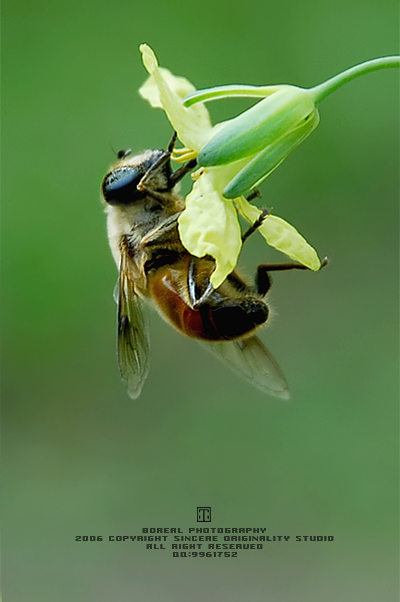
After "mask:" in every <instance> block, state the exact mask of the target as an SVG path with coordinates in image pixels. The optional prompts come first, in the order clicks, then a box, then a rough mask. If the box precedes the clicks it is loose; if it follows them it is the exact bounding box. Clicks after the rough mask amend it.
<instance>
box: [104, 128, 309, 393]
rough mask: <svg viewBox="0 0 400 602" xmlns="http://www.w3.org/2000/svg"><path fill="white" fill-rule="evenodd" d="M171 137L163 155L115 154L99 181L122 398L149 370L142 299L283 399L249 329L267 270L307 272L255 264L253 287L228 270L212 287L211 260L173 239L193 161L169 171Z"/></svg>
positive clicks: (260, 307) (257, 316) (260, 305)
mask: <svg viewBox="0 0 400 602" xmlns="http://www.w3.org/2000/svg"><path fill="white" fill-rule="evenodd" d="M175 139H176V136H174V137H173V139H172V141H171V143H170V144H169V146H168V150H167V151H164V150H146V151H143V152H141V153H139V154H132V153H131V151H119V153H118V155H117V156H118V159H117V162H116V164H115V165H114V166H113V167H112V168H111V170H110V171H109V172H108V173H107V174H106V175H105V177H104V179H103V183H102V195H103V199H104V201H105V205H106V212H107V220H108V223H107V227H108V237H109V243H110V247H111V251H112V254H113V256H114V259H115V261H116V263H117V265H118V266H119V279H118V283H117V287H116V300H117V303H118V335H117V338H118V344H117V348H118V363H119V370H120V374H121V377H122V379H123V381H124V382H125V384H126V387H127V391H128V394H129V396H130V397H132V398H137V397H138V396H139V395H140V392H141V390H142V387H143V384H144V382H145V380H146V377H147V374H148V370H149V348H150V344H149V334H148V326H147V320H146V315H145V313H144V312H143V309H142V301H143V300H144V301H148V302H150V303H151V304H152V305H153V306H154V307H155V308H156V310H157V311H158V313H159V314H160V315H161V317H162V318H164V319H165V320H166V321H167V322H169V323H170V324H171V325H172V326H174V327H175V328H176V329H177V330H178V331H179V332H181V333H183V334H185V335H187V336H189V337H192V338H194V339H197V340H198V341H200V342H201V343H203V344H204V346H206V347H207V348H208V349H209V351H211V352H212V353H214V354H215V355H216V356H217V357H218V358H219V359H220V360H222V362H224V363H225V364H227V365H228V366H229V367H230V368H232V369H233V370H234V371H236V372H237V373H238V374H239V375H241V376H242V377H243V378H245V379H246V380H247V381H249V382H251V383H252V384H253V385H254V386H255V387H257V388H259V389H261V390H262V391H265V392H267V393H270V394H272V395H276V396H278V397H283V398H287V397H288V389H287V385H286V381H285V378H284V376H283V374H282V372H281V370H280V368H279V366H278V365H277V363H276V362H275V360H274V358H273V357H272V356H271V354H270V353H269V351H268V350H267V349H266V347H265V346H264V344H263V343H262V342H261V341H260V340H259V338H258V337H257V336H256V335H255V332H257V330H258V329H259V328H260V327H261V326H262V325H263V324H264V323H265V322H266V320H267V318H268V314H269V310H268V305H267V304H266V302H265V295H266V294H267V292H268V290H269V288H270V284H271V280H270V277H269V272H270V271H274V270H286V269H307V268H306V267H305V266H303V265H301V264H270V265H260V266H259V267H258V270H257V277H256V285H255V286H251V285H249V284H248V283H247V282H246V281H245V280H244V279H243V278H242V277H241V276H240V275H239V273H238V272H237V271H234V272H232V273H231V274H230V275H229V276H228V277H227V279H226V280H225V281H224V282H223V283H222V285H221V286H220V287H218V288H217V289H213V287H212V285H211V284H210V281H209V278H210V275H211V273H212V271H213V269H214V260H213V259H212V258H211V257H209V256H206V257H202V258H198V257H195V256H193V255H191V254H190V253H189V252H188V251H187V250H186V249H185V248H184V247H183V245H182V242H181V240H180V238H179V232H178V217H179V215H180V214H181V212H182V211H183V209H184V207H185V205H184V200H183V198H182V197H180V196H179V194H178V193H177V185H178V183H179V181H180V180H181V179H182V178H183V177H184V176H185V175H186V174H187V173H189V172H190V171H191V170H192V169H193V168H194V166H195V164H196V161H195V160H193V161H190V162H188V163H187V164H186V165H183V166H182V167H181V168H180V169H178V170H177V171H175V172H173V171H172V168H171V153H172V150H173V147H174V144H175ZM264 219H265V212H264V214H263V215H262V216H261V217H260V218H259V219H258V220H257V222H255V223H254V224H253V225H252V226H250V228H249V229H248V230H247V231H246V232H245V233H244V234H243V237H242V238H243V241H245V240H246V239H247V238H248V237H249V236H250V235H251V234H252V233H253V232H254V231H256V230H257V228H258V227H259V226H260V224H261V223H262V221H263V220H264Z"/></svg>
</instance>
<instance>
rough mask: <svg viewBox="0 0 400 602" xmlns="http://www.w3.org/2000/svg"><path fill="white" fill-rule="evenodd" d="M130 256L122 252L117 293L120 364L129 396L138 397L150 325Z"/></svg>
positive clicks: (146, 366) (146, 362)
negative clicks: (135, 285)
mask: <svg viewBox="0 0 400 602" xmlns="http://www.w3.org/2000/svg"><path fill="white" fill-rule="evenodd" d="M129 261H130V260H129V256H128V254H127V252H126V251H125V250H123V251H122V253H121V266H120V272H119V280H118V283H117V290H116V292H117V294H118V300H117V303H118V333H117V352H118V365H119V371H120V374H121V378H122V380H123V381H124V382H125V384H126V388H127V391H128V395H129V397H131V398H132V399H136V398H137V397H139V395H140V392H141V390H142V387H143V384H144V381H145V380H146V378H147V374H148V372H149V357H150V353H149V352H150V338H149V328H148V323H147V319H146V316H145V314H144V313H143V309H142V302H141V300H140V298H139V297H138V296H137V295H136V293H135V288H134V285H133V280H132V276H131V273H130V270H129Z"/></svg>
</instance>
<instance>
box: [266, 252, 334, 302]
mask: <svg viewBox="0 0 400 602" xmlns="http://www.w3.org/2000/svg"><path fill="white" fill-rule="evenodd" d="M327 263H328V258H327V257H325V259H323V261H322V262H321V267H320V269H322V268H323V267H325V266H326V265H327ZM309 269H310V268H308V267H307V266H305V265H303V264H302V263H267V264H262V265H259V266H258V268H257V275H256V286H257V290H258V293H259V294H260V295H265V294H266V293H267V292H268V291H269V289H270V287H271V284H272V280H271V278H270V277H269V274H268V273H269V272H282V271H284V270H309Z"/></svg>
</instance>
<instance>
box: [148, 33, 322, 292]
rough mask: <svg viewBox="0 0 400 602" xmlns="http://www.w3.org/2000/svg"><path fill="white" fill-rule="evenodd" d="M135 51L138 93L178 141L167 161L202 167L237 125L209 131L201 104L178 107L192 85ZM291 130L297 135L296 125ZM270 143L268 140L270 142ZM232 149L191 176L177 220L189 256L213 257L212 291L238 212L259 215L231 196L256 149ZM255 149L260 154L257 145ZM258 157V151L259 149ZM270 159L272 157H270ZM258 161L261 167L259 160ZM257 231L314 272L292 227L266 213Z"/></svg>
mask: <svg viewBox="0 0 400 602" xmlns="http://www.w3.org/2000/svg"><path fill="white" fill-rule="evenodd" d="M140 51H141V52H142V57H143V64H144V66H145V68H146V70H147V71H148V73H149V74H150V77H149V78H148V79H147V80H146V82H145V83H144V84H143V86H142V87H141V88H140V90H139V92H140V94H141V96H142V97H143V98H145V99H146V100H148V101H149V102H150V104H151V105H152V106H153V107H155V108H162V109H164V111H165V112H166V114H167V117H168V119H169V121H170V123H171V125H172V127H173V128H174V130H175V131H176V132H177V135H178V138H179V140H180V141H181V142H182V144H183V145H184V148H183V149H176V150H175V151H174V154H173V158H174V159H175V160H178V161H186V160H188V159H191V158H194V157H197V156H198V157H199V159H200V158H202V161H203V164H204V161H205V162H207V158H205V157H207V153H208V151H209V150H210V148H211V149H212V150H213V149H215V140H218V139H219V137H221V136H222V138H224V136H225V135H226V129H227V128H228V131H229V130H230V129H231V128H232V127H237V122H236V125H235V119H233V120H230V121H228V122H225V123H221V124H217V125H216V126H214V127H213V126H212V125H211V120H210V117H209V114H208V111H207V109H206V108H205V106H204V104H203V103H202V102H197V100H196V104H194V105H193V106H185V105H184V101H183V99H184V98H185V97H187V95H188V94H189V95H191V97H193V98H194V97H195V95H196V90H195V88H194V86H193V85H192V84H191V83H190V82H189V81H188V80H187V79H185V78H183V77H176V76H174V75H173V74H172V73H171V72H170V71H168V70H167V69H163V68H160V67H159V66H158V62H157V59H156V56H155V54H154V52H153V51H152V50H151V48H150V47H149V46H147V45H146V44H142V45H141V46H140ZM288 88H290V86H288ZM274 92H276V94H278V93H279V90H278V91H276V88H275V89H274ZM264 95H265V94H264ZM266 100H268V98H267V99H266ZM261 102H263V101H261ZM258 104H261V103H258ZM257 106H258V105H256V107H257ZM253 108H255V107H253ZM307 114H309V113H307ZM296 115H297V120H298V119H300V121H301V120H302V119H305V117H304V115H303V113H301V111H300V113H297V114H296ZM299 115H300V116H299ZM241 117H242V116H239V117H237V118H236V120H238V119H239V120H240V118H241ZM314 119H315V118H314ZM306 121H307V120H306ZM311 121H312V120H311ZM311 121H310V123H311ZM232 123H233V124H234V125H233V126H232ZM282 127H283V126H282ZM307 127H308V126H307ZM281 129H282V128H281ZM278 130H279V128H278ZM278 130H277V131H278ZM279 131H281V130H279ZM293 131H295V132H296V135H297V129H296V126H295V127H294V130H293ZM224 132H225V133H224ZM285 132H286V130H285ZM303 133H304V132H303ZM277 135H278V134H276V136H277ZM307 135H308V134H307ZM302 139H304V136H303V137H302ZM225 141H226V139H225ZM275 142H276V141H275V139H274V140H272V141H271V144H274V143H275ZM286 143H287V138H285V135H283V136H281V137H280V138H278V143H277V145H278V146H279V144H280V145H281V146H280V147H279V148H280V149H281V150H282V149H283V150H284V149H285V148H286V147H285V144H286ZM222 147H223V145H222ZM236 147H237V148H238V149H239V152H238V154H237V155H235V157H236V158H235V159H234V160H233V162H232V161H231V160H230V161H229V162H228V163H227V164H223V162H222V163H219V164H218V165H216V166H215V164H214V163H213V165H212V166H208V165H205V164H204V166H203V167H201V168H200V169H199V170H198V171H197V172H195V174H193V176H192V177H193V179H194V183H193V188H192V190H191V192H190V193H189V194H188V195H187V197H186V199H185V201H186V208H185V210H184V211H183V213H182V214H181V216H180V217H179V220H178V227H179V234H180V237H181V240H182V244H183V245H184V246H185V248H186V249H187V250H188V251H189V253H191V254H192V255H195V256H196V257H203V256H204V255H211V256H212V257H213V258H214V259H215V270H214V272H213V273H212V275H211V283H212V285H213V286H214V288H217V287H218V286H220V285H221V284H222V282H223V281H224V280H225V278H226V277H227V276H228V274H230V272H232V270H233V269H234V268H235V266H236V264H237V260H238V257H239V254H240V250H241V246H242V240H241V229H240V224H239V221H238V213H240V214H241V215H242V216H243V217H244V218H245V219H247V220H248V221H249V222H251V223H254V221H255V220H256V219H257V218H258V216H259V215H260V214H261V211H260V209H258V208H257V207H255V206H254V205H251V203H249V202H248V201H247V200H246V199H245V198H244V196H242V194H243V193H242V192H240V193H239V194H236V193H235V178H237V177H238V174H240V173H242V175H243V171H244V172H245V174H246V171H245V170H246V169H248V166H249V165H251V162H252V161H254V160H255V159H256V158H257V156H258V155H257V150H254V147H251V145H250V151H249V146H248V144H247V146H246V143H245V144H243V138H242V140H241V142H240V143H239V142H238V141H236V142H234V143H233V144H229V140H228V155H229V154H230V156H232V152H233V153H234V152H235V149H236ZM207 148H208V150H207ZM225 148H226V147H225ZM275 148H277V147H275ZM240 149H241V150H240ZM243 149H245V150H243ZM246 149H247V150H246ZM257 149H258V150H260V149H259V147H258V146H257ZM270 150H271V149H270ZM288 152H290V150H289V151H288ZM261 153H263V151H262V150H261ZM286 154H287V153H286ZM271 156H274V155H273V153H272V155H271ZM280 156H281V155H279V157H280ZM279 157H278V158H279ZM283 158H284V157H283ZM283 158H282V159H280V160H279V162H281V160H283ZM263 160H264V164H265V157H264V156H263ZM276 166H277V165H275V167H276ZM275 167H273V168H275ZM262 179H264V178H262ZM236 182H237V180H236ZM227 190H228V192H229V191H232V190H233V191H234V192H233V193H232V195H230V194H229V198H227V194H225V193H226V191H227ZM259 231H260V233H261V234H262V235H263V236H264V238H265V239H266V241H267V243H268V244H269V245H270V246H272V247H274V248H276V249H278V250H279V251H282V252H283V253H285V254H286V255H288V256H289V257H291V258H292V259H294V260H296V261H299V262H300V263H302V264H304V265H306V266H307V267H309V268H310V269H311V270H318V269H319V268H320V266H321V263H320V260H319V258H318V255H317V253H316V251H315V250H314V249H313V248H312V247H311V246H310V245H309V244H308V243H307V242H306V240H305V239H304V238H303V237H302V236H301V235H300V234H299V233H298V232H297V230H296V229H295V228H294V227H293V226H291V225H290V224H288V223H287V222H285V220H283V219H282V218H279V217H277V216H275V215H271V214H269V215H267V217H266V218H265V221H264V223H263V224H262V226H261V227H260V228H259Z"/></svg>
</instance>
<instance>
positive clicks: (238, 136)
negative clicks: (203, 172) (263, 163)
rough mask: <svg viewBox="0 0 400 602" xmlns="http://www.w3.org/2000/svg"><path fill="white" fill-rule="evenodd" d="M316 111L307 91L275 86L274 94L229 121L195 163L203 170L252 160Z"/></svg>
mask: <svg viewBox="0 0 400 602" xmlns="http://www.w3.org/2000/svg"><path fill="white" fill-rule="evenodd" d="M315 112H316V108H315V104H314V102H313V98H312V96H311V94H310V92H309V91H308V90H305V89H303V88H298V87H295V86H287V85H283V86H278V87H277V90H276V91H275V92H274V93H273V94H270V95H269V96H267V97H266V98H264V99H263V100H261V101H259V102H258V103H257V104H256V105H254V106H253V107H251V108H250V109H248V110H247V111H245V112H244V113H242V114H241V115H239V116H238V117H235V118H234V119H231V120H230V121H228V122H227V124H226V125H225V126H224V127H222V128H221V129H220V130H219V131H218V132H217V133H216V134H215V135H214V136H213V137H212V138H211V140H210V141H209V142H208V143H207V144H206V145H205V146H204V147H203V148H202V149H201V151H200V153H199V156H198V162H199V164H200V165H202V166H203V167H211V166H216V165H226V164H228V163H233V162H235V161H238V160H239V159H243V158H245V157H249V158H250V157H253V156H255V155H256V154H258V153H259V152H260V151H262V150H264V149H265V148H266V147H268V146H270V145H271V144H273V143H276V142H277V141H278V140H280V139H282V138H283V137H285V136H287V135H288V134H291V133H292V132H294V131H296V130H297V128H299V126H301V125H303V124H304V123H305V122H306V121H307V120H308V119H310V117H311V116H312V115H313V114H314V113H315ZM299 135H300V136H303V131H301V132H300V131H299ZM295 138H296V137H295V136H294V141H295ZM295 146H297V145H295ZM289 152H290V151H289Z"/></svg>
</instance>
